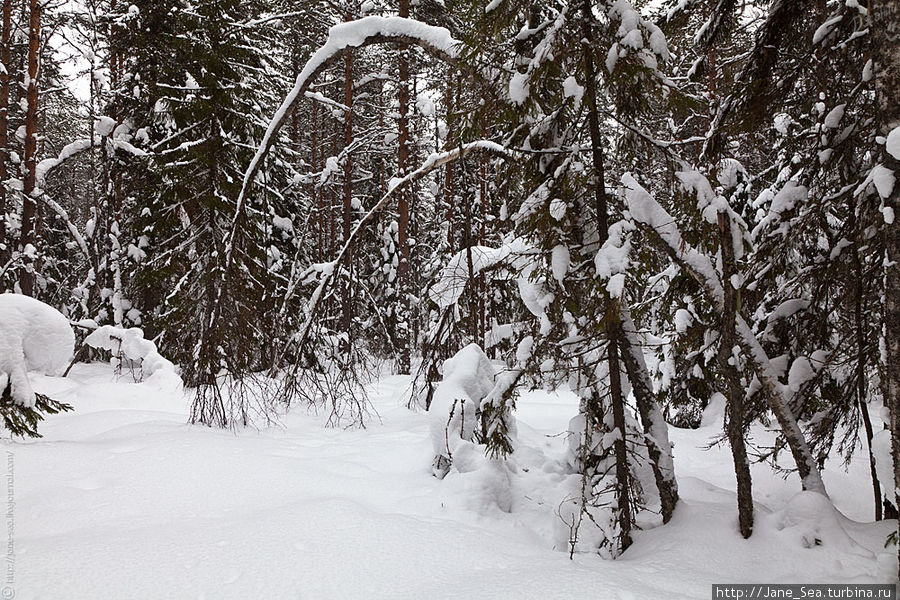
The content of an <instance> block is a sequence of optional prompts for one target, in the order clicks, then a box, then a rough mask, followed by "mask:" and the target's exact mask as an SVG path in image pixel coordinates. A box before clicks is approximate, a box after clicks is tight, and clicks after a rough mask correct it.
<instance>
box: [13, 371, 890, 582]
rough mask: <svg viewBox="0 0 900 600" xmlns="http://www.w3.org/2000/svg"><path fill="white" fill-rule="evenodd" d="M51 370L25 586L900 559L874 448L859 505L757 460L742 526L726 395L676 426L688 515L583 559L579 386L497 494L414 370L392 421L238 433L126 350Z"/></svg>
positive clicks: (834, 565) (33, 476)
mask: <svg viewBox="0 0 900 600" xmlns="http://www.w3.org/2000/svg"><path fill="white" fill-rule="evenodd" d="M32 382H33V384H34V385H35V388H36V389H37V390H38V391H40V392H43V393H47V394H50V395H52V396H54V397H55V398H58V399H59V400H61V401H65V402H68V403H70V404H72V405H74V406H75V409H76V410H75V412H73V413H68V414H62V415H54V416H50V417H48V419H47V420H46V422H45V423H44V424H42V428H41V431H42V433H43V434H44V436H45V437H44V439H42V440H39V441H25V442H19V441H17V442H10V441H8V440H7V441H4V442H2V443H3V444H4V449H5V450H7V451H8V452H10V453H11V454H9V455H8V456H9V457H11V459H10V460H9V461H4V464H7V463H8V465H11V466H12V468H13V469H14V473H15V479H14V482H15V485H14V490H13V491H14V496H15V507H14V518H15V531H14V552H15V557H16V558H15V575H14V577H15V591H16V598H17V599H19V600H31V599H45V598H68V599H80V598H84V599H91V600H94V599H99V598H135V599H140V598H147V599H150V598H152V599H154V600H158V599H164V598H173V599H176V598H177V599H194V598H208V599H216V600H221V599H230V598H236V599H237V598H240V599H246V598H269V599H273V600H274V599H280V598H285V599H287V598H290V599H296V598H311V599H316V598H392V599H396V598H410V599H413V598H415V599H418V598H466V597H489V598H515V599H519V598H541V599H544V598H566V599H568V598H599V599H620V598H621V599H626V598H660V599H662V598H665V599H676V600H677V599H680V598H698V599H700V598H709V597H710V584H711V583H714V582H716V583H727V582H791V583H800V582H885V581H890V580H891V577H892V569H894V567H895V560H896V558H895V557H896V555H895V554H894V553H893V548H891V549H890V550H885V548H884V541H885V539H886V537H887V535H888V533H889V532H890V531H891V530H892V529H893V528H894V527H895V526H896V523H895V522H893V521H889V522H882V523H877V524H872V523H859V522H856V521H865V520H869V519H871V514H872V501H871V498H870V497H869V496H867V495H865V494H861V493H860V492H859V490H864V489H867V479H866V478H867V476H868V475H867V465H866V460H865V457H864V455H863V454H860V455H859V457H858V458H855V459H854V461H853V462H852V463H851V465H850V470H849V472H846V473H845V472H844V471H843V470H842V469H840V468H839V466H838V465H839V461H837V460H836V461H834V462H833V463H832V464H831V465H830V466H829V467H828V468H826V470H825V481H826V484H827V485H828V486H829V490H830V493H831V495H832V498H833V500H834V501H835V503H836V506H837V509H838V510H839V511H840V512H841V513H843V514H839V513H836V512H834V511H833V510H832V509H831V508H830V507H828V506H827V505H822V503H821V502H817V501H816V500H817V499H816V498H815V497H814V496H815V495H814V494H813V496H810V495H809V494H802V495H798V491H799V487H800V486H799V482H798V480H797V478H796V476H791V477H789V478H788V479H787V480H786V481H784V480H782V479H780V477H778V476H777V475H774V474H773V473H772V472H771V471H770V469H769V468H768V467H767V466H765V465H754V467H753V483H754V492H755V497H756V499H757V501H758V506H757V524H756V528H755V530H754V534H753V536H752V537H751V538H750V539H749V540H746V541H745V540H743V539H741V537H740V535H739V534H738V531H737V524H736V506H735V497H734V493H733V492H732V491H731V489H732V487H733V485H734V482H733V473H732V470H731V467H730V465H731V456H730V452H729V450H728V448H727V447H726V446H717V447H714V448H712V449H711V450H704V448H705V446H706V445H707V444H708V442H709V441H710V439H711V438H713V437H714V436H715V435H716V434H717V433H718V432H719V431H721V415H718V417H717V416H716V415H715V414H714V411H713V412H711V413H710V414H709V415H708V418H706V419H705V420H704V426H703V427H702V428H701V429H698V430H681V429H672V430H671V437H672V440H673V441H674V443H675V460H676V471H677V474H678V478H679V485H680V490H681V494H682V498H683V501H682V502H681V503H680V505H679V507H678V509H677V511H676V513H675V516H674V518H673V520H672V521H671V522H670V523H669V524H668V525H665V526H662V527H656V528H654V529H648V530H645V531H641V532H638V533H637V535H636V536H635V538H636V539H635V544H634V546H632V548H630V549H629V550H628V551H627V552H626V553H625V555H624V556H622V557H621V558H619V559H618V560H615V561H610V560H603V559H601V558H599V557H598V556H596V555H589V554H576V556H575V559H574V560H572V561H570V560H569V559H568V554H567V552H566V550H567V548H565V547H560V537H559V534H560V522H559V519H558V517H556V512H557V509H558V506H559V504H560V502H561V501H562V500H563V499H564V498H563V496H564V494H565V490H566V489H567V486H566V485H565V482H566V480H567V479H568V478H570V477H571V476H572V474H571V473H570V470H569V468H568V467H567V466H566V463H565V455H566V448H565V436H564V435H563V434H562V432H563V430H564V429H565V427H566V424H567V423H568V420H569V418H570V417H571V416H572V415H573V414H574V412H575V410H576V401H575V399H574V398H573V397H571V396H570V395H568V394H559V395H553V394H547V393H544V392H534V393H528V394H524V395H523V396H522V397H521V398H520V399H519V401H518V403H517V406H518V409H517V416H518V428H517V440H518V447H517V451H516V454H515V455H514V456H513V458H512V459H511V461H510V463H509V465H508V468H507V469H506V470H505V473H506V475H505V477H506V478H507V479H506V484H507V486H508V487H507V491H506V495H505V496H504V497H503V498H498V497H497V495H496V493H494V492H496V489H495V488H492V487H491V486H494V485H496V482H497V479H496V477H492V476H491V474H490V473H488V472H486V471H485V470H484V469H481V468H479V469H475V470H472V471H468V472H459V471H454V472H452V473H451V474H449V475H448V476H447V477H446V478H445V479H443V480H439V479H437V478H435V477H434V476H433V475H432V470H431V459H432V457H433V448H432V439H431V424H430V417H429V415H428V414H424V413H415V412H410V411H409V410H407V409H406V408H405V405H406V397H405V393H406V392H405V390H406V388H407V386H408V383H409V381H408V378H405V377H386V378H384V379H382V381H381V382H380V383H379V384H377V385H376V386H375V387H374V388H373V389H372V391H371V400H372V402H373V403H374V405H375V407H376V408H377V410H378V412H379V414H380V415H381V417H382V420H383V423H382V424H377V423H372V424H371V425H370V427H369V428H368V429H365V430H342V429H334V428H332V429H329V428H325V427H323V423H324V421H325V419H326V416H327V415H325V414H321V415H314V414H307V413H305V412H304V411H302V410H294V411H293V412H292V413H291V414H289V415H287V416H286V417H285V419H284V424H283V427H279V428H272V429H267V430H263V431H256V430H244V431H241V432H239V433H237V434H234V433H232V432H229V431H221V430H214V429H208V428H205V427H191V426H189V425H186V424H185V423H186V421H187V413H188V407H189V402H190V398H188V397H185V396H183V395H181V394H177V393H172V392H171V391H170V390H167V389H166V388H165V387H164V386H161V385H159V384H158V383H156V382H154V381H152V380H151V381H146V382H144V383H140V384H135V383H131V382H130V380H129V378H126V377H121V378H118V379H117V378H116V377H115V375H114V373H113V369H112V367H110V366H109V365H100V364H93V365H77V366H76V367H75V369H74V370H73V372H72V374H71V375H70V377H69V378H67V379H61V378H56V377H48V376H41V375H32ZM873 412H876V411H873ZM876 423H877V426H878V427H880V422H878V420H877V418H876ZM753 435H754V437H755V438H756V440H757V441H761V442H767V441H768V440H769V439H770V434H768V433H767V432H765V431H762V430H760V429H755V430H754V431H753ZM7 468H9V467H7ZM501 500H502V501H501ZM816 540H818V543H817V541H816Z"/></svg>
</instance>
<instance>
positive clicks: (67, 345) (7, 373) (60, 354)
mask: <svg viewBox="0 0 900 600" xmlns="http://www.w3.org/2000/svg"><path fill="white" fill-rule="evenodd" d="M74 350H75V333H74V332H73V331H72V328H71V327H70V326H69V321H68V319H66V318H65V317H64V316H63V315H62V313H60V312H59V311H58V310H56V309H55V308H53V307H52V306H48V305H46V304H44V303H43V302H41V301H39V300H35V299H34V298H31V297H30V296H22V295H19V294H0V390H2V389H5V388H6V386H7V384H10V385H11V392H12V397H13V400H14V401H15V402H16V403H17V404H19V405H21V406H34V401H35V397H34V390H32V388H31V384H30V383H29V381H28V377H27V376H26V373H27V372H28V371H37V372H38V373H43V374H45V375H59V374H60V373H61V372H62V371H63V370H65V368H66V367H67V366H68V364H69V362H70V361H71V360H72V355H73V353H74Z"/></svg>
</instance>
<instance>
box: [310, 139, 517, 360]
mask: <svg viewBox="0 0 900 600" xmlns="http://www.w3.org/2000/svg"><path fill="white" fill-rule="evenodd" d="M478 151H480V152H488V153H492V154H498V155H501V156H504V157H514V156H518V155H519V153H518V152H516V151H514V150H510V149H508V148H505V147H503V146H501V145H500V144H497V143H495V142H491V141H488V140H478V141H475V142H469V143H468V144H462V145H460V146H458V147H456V148H454V149H452V150H449V151H447V152H439V153H435V154H432V155H431V156H429V157H428V158H427V159H426V160H425V162H424V163H422V166H420V167H419V168H418V169H416V170H415V171H413V172H412V173H409V174H408V175H406V176H404V177H398V178H394V179H392V180H391V181H390V183H389V184H388V189H387V192H386V193H385V194H384V196H382V197H381V199H380V200H379V201H378V202H377V203H376V204H375V206H373V207H372V208H371V209H370V210H369V212H367V213H366V214H365V215H364V216H363V218H362V219H360V220H359V222H358V223H357V224H356V226H355V227H354V228H353V231H351V232H350V237H348V238H347V240H346V241H345V242H344V245H343V246H342V247H341V249H340V251H339V252H338V253H337V256H336V257H335V258H334V260H333V261H331V262H328V263H321V264H318V265H313V267H311V272H310V273H309V275H313V274H314V273H315V271H318V272H319V285H318V286H317V287H316V290H315V291H314V292H313V294H312V297H311V298H310V302H309V307H308V308H307V311H306V321H305V322H304V324H303V326H302V327H301V329H300V331H299V332H298V333H297V335H296V336H294V338H293V340H292V341H293V343H294V344H295V345H296V346H297V347H298V348H301V347H303V345H304V344H305V343H306V340H307V338H308V337H309V333H310V331H311V330H312V324H313V322H314V321H315V316H316V313H317V310H318V306H319V302H320V300H321V299H322V298H323V297H324V295H325V291H326V290H327V289H328V286H329V285H331V283H332V282H333V281H334V271H335V268H336V267H337V266H338V265H339V264H341V261H343V260H344V258H345V257H346V256H347V254H348V253H349V252H350V250H351V248H352V247H353V245H354V244H355V243H356V239H357V238H358V237H359V234H360V232H361V231H362V229H363V227H364V226H365V225H366V224H367V223H368V222H369V221H371V220H372V218H373V217H374V216H375V215H376V214H378V212H380V211H381V210H382V209H384V207H385V206H387V204H388V202H389V201H390V199H391V198H392V197H393V196H394V192H396V191H397V190H398V189H400V188H401V187H403V186H404V185H406V184H408V183H411V182H413V181H417V180H419V179H421V178H422V177H425V176H426V175H428V174H429V173H431V172H432V171H434V170H435V169H438V168H440V167H441V166H443V165H446V164H447V163H450V162H454V161H457V160H459V159H461V158H463V157H465V156H467V155H469V154H471V153H472V152H478Z"/></svg>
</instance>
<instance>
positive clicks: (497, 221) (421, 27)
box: [0, 0, 900, 556]
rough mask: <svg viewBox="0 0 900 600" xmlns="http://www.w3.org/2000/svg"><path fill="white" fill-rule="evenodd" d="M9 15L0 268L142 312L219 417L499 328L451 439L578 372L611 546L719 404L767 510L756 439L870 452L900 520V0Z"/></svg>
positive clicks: (0, 80) (775, 459) (670, 475)
mask: <svg viewBox="0 0 900 600" xmlns="http://www.w3.org/2000/svg"><path fill="white" fill-rule="evenodd" d="M0 25H2V27H0V63H2V66H3V68H2V69H0V181H2V182H3V184H2V185H0V291H15V292H18V293H21V294H26V295H31V296H34V297H36V298H38V299H40V300H43V301H44V302H46V303H48V304H51V305H53V306H55V307H57V308H59V309H60V310H62V311H63V312H64V313H65V314H66V315H67V316H68V317H69V318H70V319H71V320H72V321H73V322H76V323H77V324H78V326H79V329H80V330H81V333H82V334H86V333H87V332H89V331H91V330H92V329H94V328H96V327H97V326H99V325H112V326H115V327H117V328H123V329H127V328H135V327H140V328H141V329H143V332H144V335H145V337H146V338H148V339H152V340H153V341H154V342H155V343H156V345H157V346H158V347H159V349H160V351H161V353H162V354H163V355H165V356H167V357H168V358H170V359H171V360H172V361H173V362H174V363H176V364H177V365H179V367H180V370H181V376H182V378H183V380H184V382H185V384H186V385H187V386H188V387H190V388H195V389H196V396H195V397H194V400H193V406H192V416H191V418H192V421H193V422H195V423H202V424H205V425H210V426H216V427H240V426H246V425H250V424H257V425H260V424H262V425H264V424H266V423H268V422H271V421H272V420H273V419H275V418H276V415H277V414H279V412H280V411H283V410H284V409H286V408H287V407H289V406H291V405H294V404H313V405H324V406H326V407H327V408H328V410H330V411H331V414H332V421H333V423H334V424H340V425H365V424H366V423H367V422H368V421H369V420H370V419H372V418H375V417H374V415H372V414H371V413H370V411H369V410H368V405H367V402H366V397H365V393H364V385H365V383H366V382H367V381H368V380H369V379H370V378H372V377H374V376H375V374H376V373H377V372H379V371H381V370H384V369H385V368H390V369H392V370H393V371H394V372H399V373H409V374H411V375H412V376H413V382H414V388H413V393H412V395H411V400H410V405H411V408H422V409H427V408H430V407H431V404H432V401H433V398H434V390H435V385H436V384H437V382H438V381H440V380H441V372H440V365H441V364H442V363H443V361H444V360H445V359H447V358H449V357H451V356H452V355H454V354H456V352H457V351H458V350H460V349H462V348H465V347H466V346H468V345H469V344H473V343H474V344H477V345H479V346H480V347H481V348H482V349H483V350H484V352H485V353H486V354H487V356H489V357H490V358H491V359H492V360H496V361H502V362H503V363H504V364H505V365H506V368H505V370H503V371H502V372H501V373H500V374H499V375H498V377H497V379H496V381H495V384H494V385H493V387H491V388H490V389H489V390H484V392H483V393H481V394H479V396H480V402H478V403H477V405H476V406H474V407H473V408H472V410H474V411H475V413H476V415H477V425H475V426H474V429H472V430H470V431H462V432H461V434H460V435H462V437H464V438H467V440H469V441H472V440H474V442H477V443H478V444H481V445H483V446H484V448H483V449H484V452H486V453H487V454H488V455H489V456H492V457H495V458H497V459H501V460H502V458H503V457H504V456H507V455H508V454H509V453H511V452H513V451H514V443H513V440H512V438H513V432H512V431H511V429H512V428H513V424H512V420H511V419H510V415H511V414H512V412H513V411H514V407H515V398H516V394H517V393H518V392H517V391H518V390H520V389H522V388H523V386H525V387H527V386H531V387H540V386H544V387H547V388H554V387H557V386H560V385H567V386H568V387H569V388H571V389H572V390H573V391H575V392H576V393H577V394H578V395H579V396H580V398H581V408H580V414H579V416H578V417H577V418H576V420H574V421H573V423H572V425H571V426H570V428H571V430H572V431H575V432H578V433H579V438H578V439H579V441H578V443H577V444H575V446H574V447H573V457H574V458H573V461H574V463H575V464H576V465H577V468H578V470H579V472H580V473H582V474H583V476H584V482H585V484H584V486H583V490H582V495H581V498H580V500H579V503H578V505H577V507H576V508H575V509H573V514H575V515H578V514H580V515H590V519H588V520H586V521H585V525H584V527H585V528H587V527H589V526H590V527H594V528H596V530H597V531H598V532H599V533H598V535H597V536H595V537H596V539H597V540H599V541H597V546H598V547H599V548H602V550H603V552H605V553H608V554H609V555H611V556H616V555H618V554H620V553H621V552H623V551H624V550H626V549H627V548H628V546H629V545H630V543H631V537H630V531H631V529H632V527H633V525H634V523H635V520H636V519H637V518H638V516H639V515H640V514H641V513H642V512H644V511H648V510H649V511H651V512H655V513H657V514H659V515H660V518H661V519H662V521H663V522H666V521H668V520H669V518H670V517H671V516H672V514H673V511H674V509H675V506H676V504H677V502H678V487H677V483H676V480H675V477H674V467H673V459H672V451H671V447H670V444H669V442H668V436H667V432H666V430H667V425H666V424H667V423H669V424H673V425H677V426H681V427H697V426H698V425H699V424H700V419H701V415H702V413H703V410H704V409H705V408H706V407H707V406H708V405H709V404H710V403H711V402H718V401H721V402H723V403H724V405H725V407H726V409H725V410H726V421H725V430H724V431H723V432H722V441H723V443H727V444H728V446H729V447H730V449H731V452H732V455H733V459H734V469H735V474H736V481H737V490H738V505H739V511H740V529H741V532H742V534H743V535H744V536H745V537H749V536H750V535H751V532H752V530H753V519H754V515H753V504H752V482H751V479H750V471H749V464H750V463H751V462H753V461H771V462H772V464H773V466H776V467H777V468H790V469H796V470H797V471H798V472H799V474H800V476H801V479H802V481H803V487H804V489H805V490H809V491H814V492H819V493H822V494H825V493H826V492H825V486H824V484H823V483H822V480H821V477H820V476H819V471H820V469H821V468H822V466H823V464H824V461H825V460H826V459H827V457H829V456H832V457H833V456H835V453H834V452H833V451H834V450H837V451H838V455H840V456H842V457H844V458H845V459H846V460H849V458H850V456H851V455H852V454H853V453H855V452H862V453H866V454H867V456H868V458H869V461H870V464H871V474H872V478H871V490H865V491H863V490H861V491H860V493H867V494H872V495H873V497H874V498H875V506H876V511H875V514H874V515H873V517H874V518H875V519H882V518H884V517H890V516H894V517H895V516H896V508H895V507H896V505H897V502H896V499H895V496H894V492H893V491H892V488H893V487H894V481H893V472H892V467H891V466H890V464H889V462H887V461H889V459H890V455H891V450H890V447H891V443H892V440H891V437H890V432H889V431H887V430H885V431H884V432H882V431H878V430H876V428H875V427H873V424H872V422H871V419H870V413H869V408H870V407H873V406H875V407H881V406H884V407H885V410H886V411H887V412H888V414H886V415H885V416H884V421H885V422H890V423H895V424H896V423H897V419H900V415H898V414H897V413H898V411H900V408H898V409H897V410H894V408H895V407H897V406H898V404H897V403H898V401H900V274H898V273H897V271H898V269H897V268H892V267H894V266H895V265H896V264H897V261H898V260H900V241H898V233H897V226H896V225H895V223H894V214H895V209H896V205H897V202H898V199H900V198H898V197H900V186H895V185H894V183H895V172H896V168H897V165H898V161H900V130H898V129H897V127H898V126H900V56H898V52H900V39H898V35H900V7H898V3H897V2H892V1H888V0H882V1H879V2H876V1H875V0H870V1H869V2H865V1H864V0H840V1H838V0H829V1H826V0H797V1H786V0H785V1H782V0H772V1H770V2H768V1H764V0H759V1H740V0H677V1H675V0H673V1H669V2H640V1H634V2H629V1H628V0H600V1H597V2H591V1H589V0H584V1H581V0H571V1H570V0H493V1H492V2H490V3H489V4H485V3H483V2H471V1H469V0H443V1H442V0H420V1H418V2H409V1H408V0H399V3H398V4H384V3H381V2H374V1H372V0H366V1H365V2H362V3H358V2H353V1H350V2H345V1H343V0H340V1H327V2H311V1H305V0H299V1H294V2H283V1H281V0H250V1H237V0H209V1H197V2H189V1H187V0H139V1H136V2H134V3H131V4H129V3H123V2H121V1H119V0H105V1H95V0H88V1H86V2H84V3H74V2H69V3H55V2H52V1H51V2H39V1H38V0H28V1H27V2H24V3H23V2H13V1H12V0H3V5H2V24H0ZM464 409H465V407H464V406H463V405H460V407H459V409H458V410H464ZM454 410H457V408H456V405H455V404H454V405H453V408H452V409H451V411H450V413H449V416H448V419H450V420H452V419H453V418H454V412H453V411H454ZM456 418H458V414H457V415H456ZM758 421H761V422H763V423H766V424H771V426H772V427H774V428H778V429H779V431H780V435H779V438H778V441H777V442H776V443H775V445H774V446H773V447H755V446H753V445H752V444H748V443H747V436H746V433H747V429H748V427H749V426H750V424H751V423H754V422H758ZM893 444H894V445H896V446H898V447H900V442H898V441H896V440H894V441H893ZM879 448H880V449H881V450H879ZM448 449H449V447H448ZM784 457H787V459H786V460H785V458H784ZM879 457H880V461H881V462H880V463H879ZM438 458H440V457H438ZM450 458H451V457H449V456H448V457H444V460H445V461H449V460H450ZM896 462H897V461H895V464H896ZM786 465H787V466H786ZM885 465H887V466H885ZM446 468H447V465H444V464H442V463H441V461H440V460H438V459H436V466H435V469H436V473H439V472H446V471H445V469H446ZM879 473H881V476H879ZM885 473H887V475H886V474H885ZM581 518H582V517H578V522H579V524H580V523H581ZM573 522H574V521H573ZM588 522H589V523H590V525H589V524H588ZM579 526H580V525H579ZM573 527H574V525H573ZM576 529H577V527H576Z"/></svg>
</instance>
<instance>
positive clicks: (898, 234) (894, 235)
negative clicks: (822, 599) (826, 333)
mask: <svg viewBox="0 0 900 600" xmlns="http://www.w3.org/2000/svg"><path fill="white" fill-rule="evenodd" d="M869 15H870V18H871V29H872V34H871V35H872V58H873V63H874V67H875V97H876V102H877V104H878V118H879V119H880V123H879V125H880V131H881V134H882V135H883V136H885V137H886V138H887V137H888V135H889V134H890V133H891V132H893V133H894V136H900V131H895V129H896V128H897V127H900V0H872V2H870V3H869ZM894 139H896V138H894ZM883 159H884V165H885V167H887V168H888V169H891V170H893V172H894V174H895V177H897V178H898V179H900V156H895V155H892V154H891V153H890V152H884V154H883ZM884 205H885V209H886V211H892V213H889V214H891V216H892V217H893V218H889V219H886V220H888V221H890V222H888V223H886V225H885V228H884V231H885V240H884V245H885V252H886V254H887V259H886V260H885V263H884V264H885V273H884V280H885V289H884V337H885V345H886V347H887V348H886V349H887V360H886V365H885V375H886V377H885V379H886V380H887V381H885V383H884V387H885V396H884V400H885V405H886V406H887V407H888V409H889V410H890V414H891V418H890V425H891V450H892V452H891V454H892V455H893V458H894V498H895V500H896V505H897V506H900V221H898V220H897V217H898V216H900V182H895V183H894V187H893V190H892V191H891V193H890V194H889V196H888V198H885V200H884ZM898 559H900V555H898Z"/></svg>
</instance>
